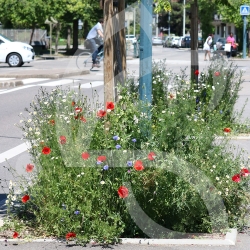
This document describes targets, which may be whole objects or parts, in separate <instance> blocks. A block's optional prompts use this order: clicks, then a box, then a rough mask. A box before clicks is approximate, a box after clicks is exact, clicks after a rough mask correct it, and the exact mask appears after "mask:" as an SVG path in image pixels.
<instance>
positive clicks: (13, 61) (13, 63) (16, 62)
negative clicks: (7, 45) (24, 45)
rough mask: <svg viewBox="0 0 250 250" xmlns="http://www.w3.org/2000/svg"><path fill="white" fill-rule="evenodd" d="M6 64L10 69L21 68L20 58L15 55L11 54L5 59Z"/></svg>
mask: <svg viewBox="0 0 250 250" xmlns="http://www.w3.org/2000/svg"><path fill="white" fill-rule="evenodd" d="M7 63H8V64H9V66H10V67H20V66H22V58H21V56H20V55H19V54H17V53H11V54H10V55H8V57H7Z"/></svg>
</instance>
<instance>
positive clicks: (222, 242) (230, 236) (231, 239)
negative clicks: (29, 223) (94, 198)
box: [0, 219, 237, 246]
mask: <svg viewBox="0 0 250 250" xmlns="http://www.w3.org/2000/svg"><path fill="white" fill-rule="evenodd" d="M0 226H1V219H0ZM236 238H237V229H230V231H229V232H228V233H227V234H226V237H225V239H139V238H136V239H135V238H119V243H121V244H134V245H210V246H234V245H235V244H236ZM5 241H6V239H0V242H5ZM64 241H65V239H62V240H60V239H46V238H45V239H34V240H32V239H30V240H29V239H7V242H16V243H19V242H22V243H25V242H27V243H28V242H35V243H42V242H44V243H53V242H64Z"/></svg>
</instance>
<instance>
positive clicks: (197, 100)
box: [196, 96, 200, 104]
mask: <svg viewBox="0 0 250 250" xmlns="http://www.w3.org/2000/svg"><path fill="white" fill-rule="evenodd" d="M199 102H200V97H199V96H197V97H196V104H198V103H199Z"/></svg>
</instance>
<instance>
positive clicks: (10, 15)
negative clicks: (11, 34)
mask: <svg viewBox="0 0 250 250" xmlns="http://www.w3.org/2000/svg"><path fill="white" fill-rule="evenodd" d="M52 2H53V1H52V0H20V1H16V0H0V6H1V8H0V17H1V20H4V21H5V22H7V23H8V22H9V23H11V24H12V25H13V28H31V29H32V32H31V36H30V44H31V42H32V38H33V33H34V29H35V28H36V27H37V26H38V25H40V24H44V21H45V17H46V16H47V15H48V14H50V6H51V5H52Z"/></svg>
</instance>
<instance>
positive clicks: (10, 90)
mask: <svg viewBox="0 0 250 250" xmlns="http://www.w3.org/2000/svg"><path fill="white" fill-rule="evenodd" d="M31 87H35V85H27V86H23V87H18V88H14V89H9V90H6V91H3V92H0V95H2V94H7V93H10V92H15V91H18V90H22V89H27V88H31Z"/></svg>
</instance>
